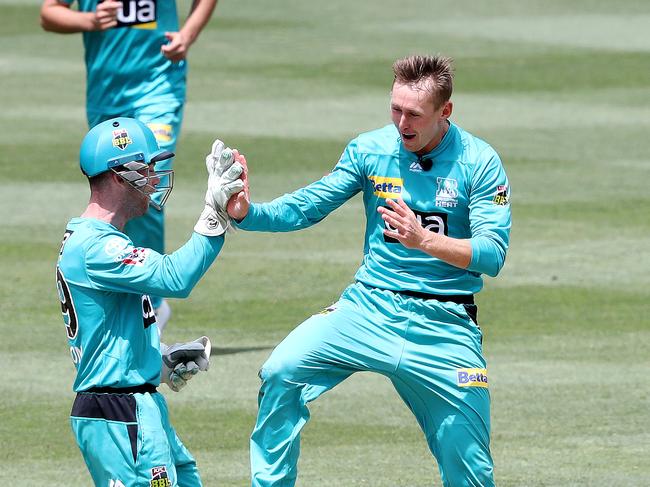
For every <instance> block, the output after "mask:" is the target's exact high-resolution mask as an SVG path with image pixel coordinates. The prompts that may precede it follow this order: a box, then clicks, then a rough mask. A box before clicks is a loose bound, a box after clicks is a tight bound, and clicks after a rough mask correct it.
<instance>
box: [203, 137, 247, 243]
mask: <svg viewBox="0 0 650 487" xmlns="http://www.w3.org/2000/svg"><path fill="white" fill-rule="evenodd" d="M205 166H206V168H207V169H208V189H207V191H206V192H205V208H203V212H201V216H200V217H199V220H198V221H197V222H196V225H195V226H194V231H195V232H196V233H200V234H201V235H205V236H207V237H216V236H219V235H221V234H223V233H225V232H226V230H227V229H228V227H229V226H230V217H229V216H228V212H227V211H226V205H227V204H228V200H229V199H230V197H231V196H232V195H234V194H236V193H239V192H240V191H241V190H243V189H244V182H243V181H242V180H241V179H239V177H240V176H241V174H242V172H243V171H244V167H243V166H242V165H241V164H240V163H239V162H236V161H235V158H234V156H233V153H232V150H231V149H229V148H227V147H226V146H225V145H224V143H223V142H221V141H220V140H219V139H217V140H215V141H214V143H213V144H212V150H211V151H210V154H208V155H207V156H206V158H205Z"/></svg>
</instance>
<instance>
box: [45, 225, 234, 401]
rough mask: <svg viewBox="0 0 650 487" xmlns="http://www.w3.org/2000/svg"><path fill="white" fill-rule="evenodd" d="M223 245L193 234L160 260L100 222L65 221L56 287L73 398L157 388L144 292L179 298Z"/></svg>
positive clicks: (155, 349)
mask: <svg viewBox="0 0 650 487" xmlns="http://www.w3.org/2000/svg"><path fill="white" fill-rule="evenodd" d="M223 242H224V237H223V236H220V237H211V238H208V237H205V236H203V235H200V234H198V233H193V234H192V237H191V238H190V239H189V241H188V242H187V243H186V244H185V245H183V246H182V247H181V248H180V249H178V250H177V251H176V252H174V253H172V254H169V255H162V254H159V253H158V252H155V251H154V250H151V249H147V248H142V247H134V246H133V244H132V242H131V240H130V239H129V237H127V236H126V235H125V234H124V233H122V232H120V231H118V230H117V229H116V228H115V227H113V226H112V225H110V224H109V223H106V222H104V221H101V220H97V219H94V218H73V219H72V220H71V221H70V222H69V223H68V225H67V227H66V231H65V234H64V237H63V244H62V246H61V251H60V253H59V260H58V264H57V267H56V283H57V289H58V292H59V299H60V301H61V310H62V313H63V320H64V323H65V330H66V334H67V338H68V344H69V346H70V354H71V356H72V361H73V362H74V364H75V367H76V369H77V377H76V379H75V382H74V390H75V391H76V392H80V391H85V390H88V389H90V388H92V387H114V388H124V387H134V386H140V385H143V384H145V383H148V384H153V385H158V384H159V383H160V368H161V366H162V360H161V354H160V341H159V337H158V328H157V327H156V326H155V322H156V318H155V315H154V312H153V308H152V306H151V301H150V298H149V294H154V295H156V296H163V297H186V296H187V295H188V294H189V293H190V291H191V290H192V288H193V287H194V286H195V284H196V283H197V282H198V281H199V279H200V278H201V277H202V276H203V274H204V273H205V272H206V271H207V269H208V267H210V264H212V262H213V261H214V259H215V258H216V256H217V254H218V253H219V251H220V250H221V247H222V246H223ZM152 325H153V326H152Z"/></svg>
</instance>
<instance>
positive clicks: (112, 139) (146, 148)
mask: <svg viewBox="0 0 650 487" xmlns="http://www.w3.org/2000/svg"><path fill="white" fill-rule="evenodd" d="M171 157H174V154H173V153H172V152H169V151H167V150H164V149H161V148H160V147H158V142H157V141H156V136H155V135H154V134H153V132H152V131H151V129H150V128H149V127H147V126H146V125H145V124H143V123H142V122H140V121H139V120H136V119H134V118H127V117H119V118H112V119H110V120H106V121H105V122H102V123H100V124H98V125H96V126H94V127H93V128H92V129H91V130H90V131H89V132H88V133H87V134H86V136H85V137H84V140H83V142H82V143H81V149H80V150H79V165H80V167H81V171H82V172H83V173H84V174H85V175H86V176H88V177H89V178H91V177H93V176H97V175H98V174H101V173H103V172H106V171H108V170H110V169H111V168H113V167H116V166H121V165H123V164H124V163H126V162H131V161H141V162H144V163H146V164H150V163H152V162H158V161H162V160H165V159H169V158H171Z"/></svg>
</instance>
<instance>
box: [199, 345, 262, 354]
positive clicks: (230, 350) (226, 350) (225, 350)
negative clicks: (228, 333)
mask: <svg viewBox="0 0 650 487" xmlns="http://www.w3.org/2000/svg"><path fill="white" fill-rule="evenodd" d="M262 350H273V347H270V346H259V347H212V355H234V354H236V353H246V352H260V351H262Z"/></svg>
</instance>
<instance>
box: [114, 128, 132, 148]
mask: <svg viewBox="0 0 650 487" xmlns="http://www.w3.org/2000/svg"><path fill="white" fill-rule="evenodd" d="M129 144H133V141H132V140H131V137H129V133H128V132H127V131H126V130H125V129H119V130H113V147H117V148H118V149H121V150H124V149H126V148H127V146H128V145H129Z"/></svg>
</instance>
